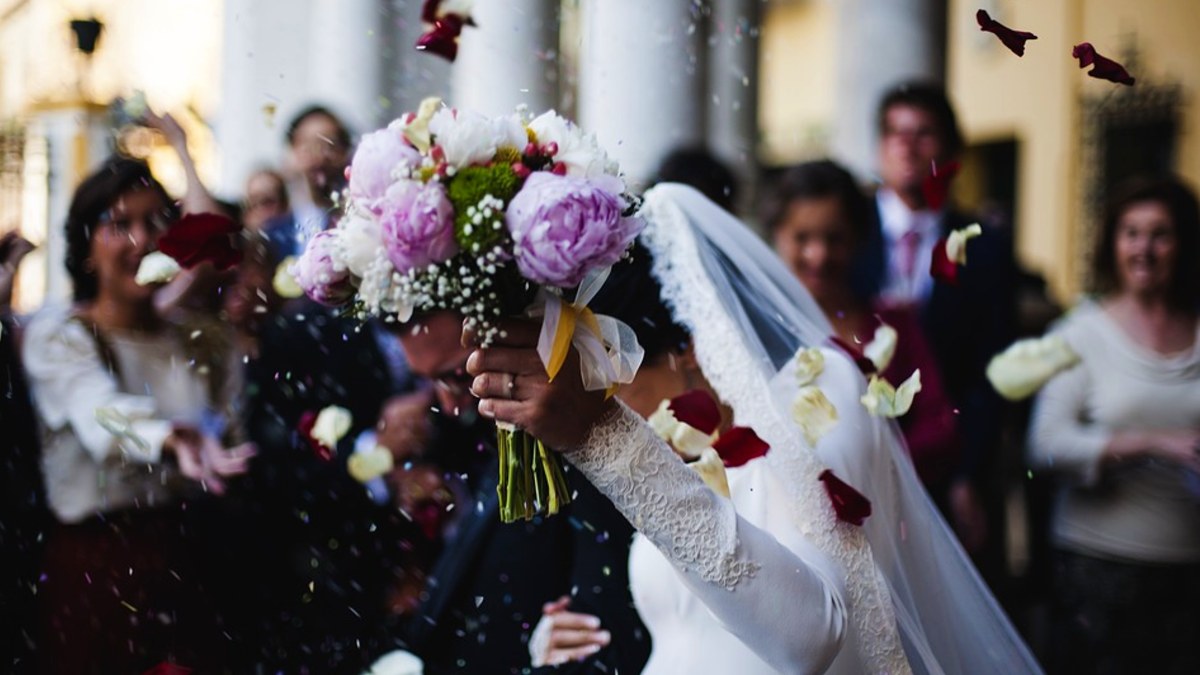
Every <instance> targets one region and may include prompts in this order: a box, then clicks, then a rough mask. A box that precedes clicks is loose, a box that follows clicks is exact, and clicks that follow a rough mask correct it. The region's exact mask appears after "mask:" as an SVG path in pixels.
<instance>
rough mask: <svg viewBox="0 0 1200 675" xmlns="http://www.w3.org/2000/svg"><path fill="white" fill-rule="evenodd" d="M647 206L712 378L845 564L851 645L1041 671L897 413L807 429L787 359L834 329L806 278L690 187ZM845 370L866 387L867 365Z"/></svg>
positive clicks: (811, 528)
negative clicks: (838, 511) (843, 489)
mask: <svg viewBox="0 0 1200 675" xmlns="http://www.w3.org/2000/svg"><path fill="white" fill-rule="evenodd" d="M642 215H643V217H645V218H646V220H647V228H646V231H645V232H644V233H643V235H642V241H643V242H644V243H645V244H646V246H647V248H648V249H649V250H650V252H651V254H652V255H653V257H654V260H653V263H652V270H653V273H654V275H655V277H656V278H657V279H658V281H659V282H660V284H661V285H662V287H663V299H664V300H665V301H666V303H667V304H668V306H669V307H670V308H671V310H672V313H673V314H674V317H675V319H676V321H677V322H679V323H680V324H681V325H683V326H684V327H686V328H687V329H688V331H689V333H690V334H691V337H692V341H693V344H694V346H695V350H696V356H697V359H698V361H699V363H700V366H701V368H702V370H703V371H704V374H705V376H706V378H707V379H708V380H709V382H710V383H711V384H712V385H713V388H714V389H715V390H716V391H717V393H718V395H719V396H720V397H721V398H722V400H723V401H724V402H725V403H726V404H727V405H729V406H730V407H731V408H732V409H733V410H734V415H735V420H736V422H737V423H738V424H743V425H746V426H750V427H752V428H754V429H755V431H756V432H758V434H759V435H760V436H762V437H763V438H764V440H766V441H767V442H768V443H769V444H770V446H771V452H769V453H768V454H767V457H766V460H767V461H768V462H770V463H771V468H772V470H774V471H776V472H777V473H778V475H780V477H781V478H782V479H783V481H784V482H785V483H786V484H787V485H788V488H789V490H791V491H792V494H791V495H790V497H791V500H790V501H791V504H792V509H793V521H794V523H795V524H796V525H797V527H798V528H799V529H800V530H801V531H802V532H803V533H804V534H805V536H807V537H809V538H810V539H812V541H813V542H814V544H816V545H817V546H819V547H821V548H822V549H823V550H824V551H825V552H826V553H827V554H828V555H830V556H831V557H833V558H834V559H836V560H838V561H839V562H840V563H841V564H842V566H843V568H844V569H845V570H846V574H847V594H848V603H849V606H850V615H851V618H850V625H851V628H852V629H853V630H852V635H853V638H852V640H851V641H850V643H848V647H847V648H850V647H849V645H850V644H851V643H853V644H854V647H853V648H856V649H857V650H858V651H859V655H860V658H861V660H862V662H863V665H864V667H865V668H866V669H867V670H868V671H869V672H876V673H882V672H888V673H900V672H906V671H908V670H909V669H910V668H911V671H912V672H915V673H930V674H939V673H951V674H957V673H971V674H972V675H986V674H990V673H995V674H996V675H1001V674H1003V675H1009V674H1013V673H1037V672H1041V670H1040V668H1039V666H1038V665H1037V662H1036V661H1035V660H1034V659H1033V656H1032V655H1031V654H1030V652H1029V650H1028V649H1027V647H1026V646H1025V644H1024V643H1023V642H1022V641H1021V639H1020V637H1019V636H1018V635H1017V633H1016V631H1015V630H1014V629H1013V627H1012V625H1011V624H1010V623H1009V621H1008V619H1007V617H1006V616H1005V615H1004V613H1003V611H1002V610H1001V609H1000V607H999V605H998V604H997V603H996V601H995V599H994V598H993V597H992V595H991V594H990V592H989V591H988V589H987V587H986V586H985V585H984V583H983V581H982V580H981V579H980V577H979V575H978V574H977V573H976V571H975V569H974V568H973V567H972V565H971V563H970V562H969V560H968V559H967V556H966V554H965V553H964V552H963V550H962V549H961V547H960V546H959V545H958V542H957V540H956V539H955V537H954V535H953V533H952V532H951V531H950V529H949V528H948V527H947V525H946V523H945V522H944V521H943V520H942V517H941V515H940V514H939V513H938V511H937V509H936V508H935V507H934V505H933V503H932V502H931V501H930V499H929V497H928V495H927V494H926V493H925V490H924V488H923V487H922V485H921V483H920V481H919V480H918V478H917V475H916V472H915V471H914V469H913V467H912V464H911V461H910V460H909V458H908V456H907V453H906V451H905V447H904V441H903V439H902V437H901V436H900V434H899V431H898V429H897V427H896V425H895V424H892V423H886V422H884V421H882V420H877V419H875V418H869V417H866V416H865V415H858V416H857V418H855V417H854V415H853V414H850V415H843V419H842V420H840V421H839V423H847V424H848V423H850V422H848V421H847V419H846V418H854V419H859V420H866V421H860V422H856V423H858V424H861V425H863V426H864V428H865V431H866V432H867V433H866V435H865V436H863V435H860V436H859V437H863V438H867V439H870V440H869V441H866V442H863V443H861V444H859V447H837V448H833V450H834V452H829V451H828V450H827V449H824V448H823V452H822V453H818V452H817V450H816V449H814V448H813V447H812V446H810V445H809V444H808V443H807V442H806V441H805V440H804V437H803V435H802V434H801V432H800V429H799V427H798V426H797V425H796V424H795V423H794V421H793V420H792V416H791V415H792V413H791V404H792V400H791V393H789V392H794V391H795V384H794V381H793V380H794V378H792V377H790V375H789V365H790V364H791V363H792V361H793V358H792V357H793V356H794V355H795V354H796V352H797V350H798V349H800V348H803V347H829V346H830V342H829V339H830V337H831V335H832V330H831V327H830V324H829V322H828V321H827V320H826V319H825V317H824V315H823V314H822V312H821V310H820V308H819V307H818V306H817V304H816V302H815V301H814V300H813V299H812V297H811V296H810V295H809V294H808V292H807V291H806V290H805V289H804V287H803V286H802V285H801V284H800V283H799V282H798V281H797V280H796V279H795V277H793V276H792V274H791V273H790V271H789V270H787V268H786V267H784V265H783V264H782V263H781V262H780V261H779V260H778V259H777V258H776V256H775V254H774V253H773V252H772V251H771V250H770V249H769V248H767V246H766V245H765V244H764V243H763V242H762V241H761V240H760V239H759V238H758V237H757V236H756V235H755V234H754V233H753V232H751V231H750V230H749V229H748V228H747V227H746V226H745V225H743V224H742V223H741V222H740V221H738V220H737V219H736V218H734V217H733V216H731V215H730V214H728V213H727V212H726V211H724V210H722V209H721V208H720V207H718V206H716V205H715V204H713V203H712V202H710V201H709V200H708V199H706V198H705V197H704V196H702V195H701V194H700V193H699V192H697V191H696V190H694V189H692V188H690V187H687V186H683V185H675V184H664V185H659V186H657V187H655V188H653V189H651V190H649V191H648V192H647V193H646V203H645V206H644V208H643V211H642ZM834 358H838V357H836V356H835V357H834ZM843 370H845V369H843ZM843 379H844V380H845V382H847V383H848V384H845V386H853V387H857V390H856V391H855V392H851V393H854V394H855V397H854V399H853V400H857V394H861V391H862V390H863V388H864V387H865V379H864V378H862V377H857V376H856V377H854V378H843ZM849 412H850V413H855V412H862V411H849ZM866 427H869V428H866ZM821 445H822V444H820V443H818V446H819V447H820V446H821ZM825 469H830V470H832V471H833V472H834V473H835V474H836V475H837V476H838V477H839V478H841V479H842V480H844V481H845V482H846V483H849V484H850V485H851V486H853V487H854V488H856V489H857V490H858V491H859V492H861V493H862V494H863V495H865V496H866V497H867V498H868V499H870V500H871V504H872V509H873V512H872V514H871V516H870V517H869V518H867V520H866V522H865V524H864V525H863V526H862V527H861V528H859V527H855V526H852V525H849V524H846V523H841V522H838V521H837V520H836V518H835V516H834V513H833V510H832V507H831V506H830V503H829V500H828V498H827V497H826V495H825V493H824V489H823V487H822V485H821V483H820V481H819V480H818V479H817V476H818V475H819V474H820V473H821V472H822V471H824V470H825ZM867 544H869V546H868V545H867Z"/></svg>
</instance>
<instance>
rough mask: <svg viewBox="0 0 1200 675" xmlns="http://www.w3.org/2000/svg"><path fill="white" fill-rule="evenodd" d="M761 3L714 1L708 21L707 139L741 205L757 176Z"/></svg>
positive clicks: (748, 199)
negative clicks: (730, 175)
mask: <svg viewBox="0 0 1200 675" xmlns="http://www.w3.org/2000/svg"><path fill="white" fill-rule="evenodd" d="M761 7H762V2H761V0H716V2H714V3H713V13H712V15H711V16H710V17H709V30H708V34H709V41H708V97H707V101H706V105H707V109H708V110H707V115H706V117H707V122H708V124H707V129H708V133H707V138H708V146H709V148H710V149H711V150H712V151H713V153H715V154H716V155H717V157H719V158H721V159H722V160H723V161H724V162H726V163H727V164H728V165H729V166H730V167H731V168H732V169H733V171H734V173H735V174H736V175H737V178H738V182H739V187H740V188H741V199H740V200H739V201H741V202H742V206H745V205H747V204H749V203H751V202H752V195H753V194H754V182H755V179H756V178H757V175H758V48H759V26H760V23H761Z"/></svg>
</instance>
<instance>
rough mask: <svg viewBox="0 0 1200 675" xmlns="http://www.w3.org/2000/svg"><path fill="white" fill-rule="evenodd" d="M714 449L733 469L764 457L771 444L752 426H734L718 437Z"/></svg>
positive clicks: (726, 464)
mask: <svg viewBox="0 0 1200 675" xmlns="http://www.w3.org/2000/svg"><path fill="white" fill-rule="evenodd" d="M712 449H713V450H716V452H717V454H718V455H719V456H720V457H721V461H722V462H723V463H724V464H725V466H727V467H729V468H731V469H732V468H734V467H738V466H742V465H743V464H745V463H746V462H749V461H750V460H752V459H757V458H759V457H762V456H763V455H765V454H767V450H770V449H771V446H769V445H767V442H766V441H764V440H763V439H761V438H759V437H758V434H756V433H754V430H753V429H751V428H750V427H732V428H730V429H728V430H727V431H725V432H723V433H722V434H721V435H720V437H718V438H717V442H716V443H713V446H712ZM701 458H703V455H701Z"/></svg>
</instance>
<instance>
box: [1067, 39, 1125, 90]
mask: <svg viewBox="0 0 1200 675" xmlns="http://www.w3.org/2000/svg"><path fill="white" fill-rule="evenodd" d="M1071 56H1072V57H1074V58H1077V59H1079V67H1080V68H1087V67H1088V66H1091V67H1092V69H1091V70H1089V71H1088V75H1089V76H1091V77H1094V78H1096V79H1098V80H1108V81H1109V82H1115V83H1117V84H1125V85H1128V86H1130V87H1132V86H1133V83H1134V82H1135V81H1136V79H1135V78H1134V77H1133V76H1132V75H1130V74H1129V71H1128V70H1125V66H1122V65H1121V64H1119V63H1117V62H1116V61H1113V60H1112V59H1110V58H1108V57H1106V56H1101V55H1100V53H1099V52H1097V51H1096V48H1095V47H1093V46H1092V43H1090V42H1080V43H1079V44H1077V45H1075V47H1074V48H1072V49H1071Z"/></svg>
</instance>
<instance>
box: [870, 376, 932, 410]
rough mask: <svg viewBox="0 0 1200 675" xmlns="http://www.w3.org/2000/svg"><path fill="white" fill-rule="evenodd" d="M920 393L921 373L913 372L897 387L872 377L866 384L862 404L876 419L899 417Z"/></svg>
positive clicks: (880, 378) (877, 377)
mask: <svg viewBox="0 0 1200 675" xmlns="http://www.w3.org/2000/svg"><path fill="white" fill-rule="evenodd" d="M919 391H921V371H920V370H914V371H913V374H912V375H910V376H909V378H908V379H907V380H905V381H904V382H903V383H901V384H900V386H899V387H893V386H892V385H891V383H890V382H888V381H887V380H885V379H883V378H882V377H879V376H878V375H872V376H871V381H870V382H868V383H867V393H865V394H863V396H862V399H861V400H862V404H863V406H864V407H866V409H867V412H869V413H871V414H872V415H874V416H876V417H900V416H901V415H903V414H905V413H907V412H908V410H909V408H911V407H912V404H913V399H914V398H916V395H917V392H919Z"/></svg>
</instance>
